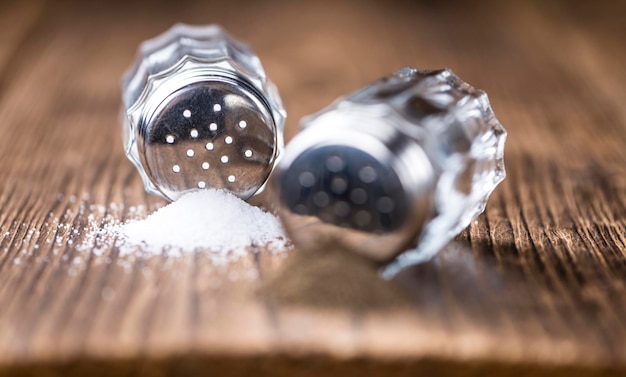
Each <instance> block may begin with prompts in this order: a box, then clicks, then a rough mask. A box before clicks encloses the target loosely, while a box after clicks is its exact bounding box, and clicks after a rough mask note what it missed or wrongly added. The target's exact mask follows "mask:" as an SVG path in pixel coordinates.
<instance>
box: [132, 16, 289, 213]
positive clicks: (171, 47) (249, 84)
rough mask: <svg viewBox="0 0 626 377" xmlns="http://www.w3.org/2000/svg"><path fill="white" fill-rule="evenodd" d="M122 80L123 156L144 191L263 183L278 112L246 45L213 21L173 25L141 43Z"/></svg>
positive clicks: (249, 187)
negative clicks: (139, 176) (141, 181)
mask: <svg viewBox="0 0 626 377" xmlns="http://www.w3.org/2000/svg"><path fill="white" fill-rule="evenodd" d="M122 86H123V116H122V125H123V135H124V146H125V151H126V155H127V156H128V158H129V159H130V160H131V161H132V163H133V164H134V165H135V166H136V167H137V169H138V170H139V172H140V174H141V177H142V179H143V182H144V185H145V188H146V190H147V191H148V192H149V193H151V194H156V195H160V196H162V197H164V198H165V199H168V200H170V201H171V200H176V199H178V198H179V197H180V196H181V195H183V194H184V193H186V192H189V191H193V190H198V189H204V188H219V189H224V190H227V191H229V192H231V193H233V194H235V195H236V196H238V197H240V198H242V199H248V198H249V197H251V196H252V195H254V194H257V193H259V192H261V191H262V190H263V188H264V187H265V184H266V181H267V179H268V177H269V175H270V173H271V171H272V170H273V168H274V165H275V163H276V161H277V160H278V158H279V157H280V155H281V153H282V150H283V125H284V122H285V117H286V113H285V110H284V108H283V106H282V103H281V99H280V97H279V95H278V92H277V90H276V89H275V87H274V85H273V84H272V83H271V82H270V81H269V80H268V79H267V77H266V75H265V72H264V70H263V67H262V66H261V62H260V60H259V58H258V57H257V56H256V55H254V53H253V52H252V50H251V49H250V47H249V46H248V45H246V44H244V43H242V42H240V41H237V40H236V39H234V38H232V37H231V36H229V35H228V34H227V33H226V32H225V31H224V30H223V29H222V28H221V27H219V26H217V25H209V26H189V25H184V24H177V25H174V26H173V27H172V28H170V29H169V30H168V31H166V32H165V33H163V34H161V35H159V36H158V37H156V38H154V39H150V40H147V41H145V42H144V43H143V44H142V45H141V46H140V48H139V52H138V57H137V60H136V62H135V63H134V65H133V66H132V67H131V68H130V69H129V70H128V71H127V72H126V73H125V75H124V77H123V80H122Z"/></svg>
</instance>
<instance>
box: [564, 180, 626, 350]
mask: <svg viewBox="0 0 626 377" xmlns="http://www.w3.org/2000/svg"><path fill="white" fill-rule="evenodd" d="M555 169H556V168H555ZM558 174H559V177H560V179H559V180H558V181H559V182H560V186H557V187H561V190H560V191H561V197H563V198H566V200H565V203H566V206H565V207H564V211H565V213H566V214H567V216H568V218H569V219H570V221H571V222H572V224H573V226H574V229H575V233H576V235H577V236H578V238H579V240H580V242H581V243H582V244H583V245H585V247H586V248H587V250H589V252H590V254H591V255H592V256H594V257H595V258H594V259H595V260H596V261H597V262H598V263H600V265H601V266H602V267H603V268H602V271H603V275H606V274H607V273H611V272H610V271H611V270H612V269H611V267H610V266H609V264H608V262H607V260H606V258H605V257H604V253H603V252H602V250H601V249H599V248H598V246H597V243H596V242H591V241H592V240H594V239H595V238H596V236H594V234H593V233H594V232H592V231H591V229H590V227H589V226H586V225H584V224H579V223H578V221H577V220H576V219H582V218H585V216H584V214H583V213H582V212H581V209H580V207H579V205H578V202H576V201H572V200H571V199H569V198H573V197H574V195H575V194H574V191H573V186H572V185H571V183H570V184H569V185H568V186H567V187H568V188H569V189H567V191H566V188H565V186H564V183H566V177H563V176H562V172H561V173H558ZM572 210H574V211H576V212H577V215H578V216H577V217H576V218H575V217H574V216H572V215H571V211H572ZM591 226H592V227H593V226H594V225H591ZM585 275H587V274H585ZM587 279H589V278H588V277H587ZM603 280H605V281H610V280H611V279H610V278H609V279H608V280H607V278H606V277H605V278H604V279H603ZM601 302H604V305H603V307H605V309H607V310H605V312H607V311H608V312H609V313H610V314H609V316H611V317H613V321H614V322H615V323H618V324H619V323H620V319H619V315H617V313H615V310H614V308H613V306H612V304H611V302H610V301H606V297H605V295H603V297H602V298H601ZM618 327H623V326H620V325H618ZM600 330H601V333H602V334H603V335H604V338H605V339H604V340H605V341H609V342H610V341H611V338H612V337H613V334H611V333H610V332H608V333H607V332H606V331H604V329H600Z"/></svg>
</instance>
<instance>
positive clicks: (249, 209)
mask: <svg viewBox="0 0 626 377" xmlns="http://www.w3.org/2000/svg"><path fill="white" fill-rule="evenodd" d="M117 228H118V229H117V233H118V235H119V238H120V240H121V241H122V242H123V243H124V245H125V246H126V247H122V248H120V250H121V251H122V252H123V251H124V250H127V249H128V246H129V245H138V246H141V249H142V250H143V252H144V253H153V254H160V253H161V252H162V250H163V249H164V248H173V249H178V250H181V251H193V250H195V249H199V248H201V249H204V250H209V251H212V252H217V253H228V252H238V251H239V252H245V250H246V248H248V247H251V246H257V247H263V246H266V245H271V246H272V249H273V250H277V251H278V250H282V249H284V248H286V245H287V242H288V241H287V237H286V236H285V234H284V231H283V228H282V226H281V224H280V221H279V220H278V218H277V217H276V216H274V215H273V214H271V213H268V212H265V211H263V210H262V209H260V208H258V207H254V206H252V205H250V204H248V203H247V202H245V201H243V200H241V199H239V198H237V197H236V196H234V195H232V194H230V193H227V192H225V191H222V190H215V189H209V190H199V191H194V192H191V193H188V194H185V195H183V196H182V197H181V198H180V199H178V200H177V201H175V202H173V203H170V204H169V205H167V206H165V207H162V208H160V209H159V210H157V211H156V212H154V213H153V214H151V215H150V216H148V217H147V218H145V219H143V220H135V221H131V222H128V223H126V224H121V225H119V226H118V227H117Z"/></svg>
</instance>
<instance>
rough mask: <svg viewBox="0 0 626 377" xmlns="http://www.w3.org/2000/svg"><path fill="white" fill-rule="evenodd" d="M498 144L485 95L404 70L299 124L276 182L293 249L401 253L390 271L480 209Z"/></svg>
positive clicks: (445, 74)
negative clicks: (337, 248) (340, 249)
mask: <svg viewBox="0 0 626 377" xmlns="http://www.w3.org/2000/svg"><path fill="white" fill-rule="evenodd" d="M505 137H506V131H505V130H504V128H503V127H502V125H501V124H500V122H498V120H497V119H496V117H495V116H494V114H493V112H492V110H491V108H490V105H489V101H488V99H487V95H486V94H485V92H483V91H482V90H479V89H476V88H473V87H472V86H470V85H468V84H467V83H465V82H463V81H462V80H461V79H459V78H458V77H457V76H456V75H455V74H454V73H453V72H452V71H450V70H448V69H445V70H438V71H423V70H417V69H413V68H404V69H402V70H400V71H398V72H396V73H394V74H392V75H390V76H388V77H385V78H383V79H381V80H379V81H377V82H375V83H373V84H371V85H369V86H367V87H365V88H363V89H361V90H358V91H356V92H355V93H353V94H351V95H348V96H347V97H344V98H341V99H339V100H337V101H336V102H335V103H333V104H332V105H330V106H329V107H327V108H326V109H324V110H322V111H320V112H318V113H316V114H313V115H311V116H308V117H306V118H304V119H303V120H302V122H301V131H300V132H299V133H298V134H297V135H296V136H295V137H294V139H293V140H291V142H290V143H289V144H288V146H287V149H286V152H285V155H284V158H283V160H282V161H281V163H280V164H279V165H278V168H277V173H276V177H275V180H274V184H275V186H276V191H277V201H278V204H279V212H280V216H281V218H282V220H283V223H284V225H285V227H286V230H287V232H288V233H289V235H290V237H291V239H292V240H293V242H294V244H295V245H296V246H297V247H298V248H299V249H308V248H314V247H315V248H327V247H329V246H332V247H340V248H344V249H348V250H350V251H354V252H357V253H360V254H363V255H365V256H367V257H369V258H371V259H373V260H375V261H378V262H382V263H388V262H390V261H392V260H393V259H394V258H395V257H398V255H399V254H401V255H400V257H398V259H397V260H396V262H395V264H394V263H392V264H391V265H390V266H391V267H390V268H391V269H390V270H388V271H389V272H390V273H393V272H394V266H396V267H397V265H398V264H399V263H401V262H407V261H408V262H419V261H424V260H427V259H429V258H431V257H432V256H433V255H435V253H436V252H437V251H438V250H439V249H440V248H441V247H443V246H444V245H445V244H446V243H447V242H449V241H450V240H451V239H452V238H453V237H454V236H455V235H457V234H458V233H459V232H460V231H461V230H462V229H463V228H465V227H466V226H467V225H469V223H470V221H471V220H472V219H474V218H475V217H476V216H478V215H479V214H480V213H481V212H482V211H483V210H484V208H485V204H486V202H487V199H488V197H489V195H490V193H491V192H492V191H493V190H494V188H495V187H496V185H497V184H498V183H499V182H501V181H502V180H503V179H504V177H505V170H504V163H503V151H504V141H505ZM407 249H408V250H409V251H408V252H405V253H403V252H404V251H406V250H407Z"/></svg>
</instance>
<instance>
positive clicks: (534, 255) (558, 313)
mask: <svg viewBox="0 0 626 377" xmlns="http://www.w3.org/2000/svg"><path fill="white" fill-rule="evenodd" d="M526 164H527V162H524V161H522V164H521V166H518V167H517V168H519V169H520V170H519V171H522V172H526V169H525V168H524V166H526ZM527 176H528V175H527V174H524V175H523V177H527ZM512 187H513V189H512V192H513V196H514V198H515V201H516V204H517V206H519V216H520V221H521V224H520V225H521V226H522V229H523V231H524V233H525V235H526V237H527V241H528V242H529V246H530V248H531V250H530V254H528V253H527V252H523V254H522V258H523V259H525V262H531V261H534V262H531V263H536V261H537V260H538V261H539V262H540V265H542V266H543V268H544V269H545V271H546V272H547V275H546V276H545V279H543V281H542V283H540V284H539V286H540V287H545V286H546V284H547V283H549V282H552V283H553V284H554V285H555V286H556V287H557V290H558V292H560V293H561V294H563V296H564V297H567V296H568V293H567V290H566V288H565V287H564V286H563V285H562V284H561V282H560V279H559V278H558V273H556V271H555V270H554V266H553V265H552V263H551V262H550V261H549V260H547V259H546V258H545V255H544V252H540V251H539V249H538V248H537V245H536V243H535V242H536V241H535V239H534V237H533V235H532V234H531V231H530V225H529V224H528V221H527V219H526V213H525V212H526V211H527V209H526V206H525V205H524V203H525V201H522V197H521V195H522V194H521V192H520V190H519V187H518V185H516V184H513V185H512ZM529 257H530V258H531V259H528V258H529ZM527 272H528V271H527ZM529 276H530V277H531V278H532V279H533V280H536V278H537V275H536V274H533V273H529ZM566 301H567V302H568V305H570V306H571V298H569V297H567V300H566ZM539 302H540V303H541V304H543V306H544V307H546V308H548V309H549V310H550V312H551V313H552V314H553V315H554V316H555V317H556V318H559V321H558V322H559V323H560V324H567V323H568V321H567V317H566V316H565V315H564V313H563V311H562V310H561V309H560V308H559V307H557V306H555V302H554V300H551V299H550V300H547V299H546V298H545V297H540V301H539ZM540 323H541V325H542V326H544V325H545V324H544V323H543V322H540ZM565 329H566V330H567V332H568V333H569V336H570V337H571V336H575V333H574V332H573V331H574V329H573V328H572V327H571V326H568V325H566V327H565Z"/></svg>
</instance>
